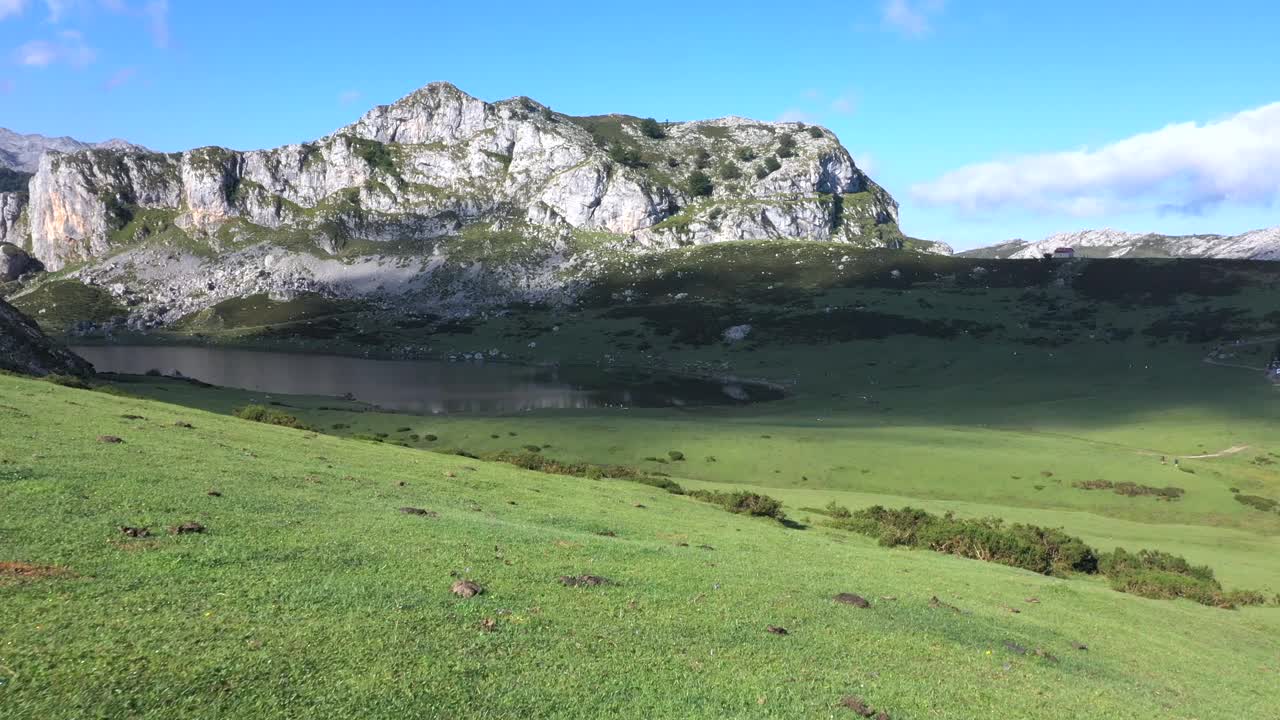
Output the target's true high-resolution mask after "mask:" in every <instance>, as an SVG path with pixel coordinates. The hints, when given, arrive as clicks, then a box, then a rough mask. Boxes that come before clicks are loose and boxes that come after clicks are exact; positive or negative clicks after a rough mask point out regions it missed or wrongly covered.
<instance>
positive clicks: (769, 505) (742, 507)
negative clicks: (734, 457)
mask: <svg viewBox="0 0 1280 720" xmlns="http://www.w3.org/2000/svg"><path fill="white" fill-rule="evenodd" d="M688 495H689V497H692V498H697V499H698V500H701V501H703V502H708V503H712V504H713V505H719V506H720V507H722V508H724V509H725V510H728V511H729V512H731V513H736V514H738V515H753V516H755V517H769V518H773V519H774V520H778V521H784V520H786V519H787V515H786V513H784V512H783V511H782V501H781V500H778V499H776V498H771V497H769V496H768V495H760V494H758V493H753V492H746V491H744V490H739V491H736V492H728V493H726V492H713V491H710V490H694V491H691V492H689V493H688Z"/></svg>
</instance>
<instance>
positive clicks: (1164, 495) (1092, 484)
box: [1071, 480, 1186, 501]
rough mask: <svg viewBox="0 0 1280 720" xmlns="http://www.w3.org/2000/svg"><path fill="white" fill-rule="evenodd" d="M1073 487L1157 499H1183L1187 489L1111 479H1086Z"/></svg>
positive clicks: (1073, 484) (1075, 483)
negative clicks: (1150, 496)
mask: <svg viewBox="0 0 1280 720" xmlns="http://www.w3.org/2000/svg"><path fill="white" fill-rule="evenodd" d="M1071 485H1072V487H1076V488H1079V489H1081V490H1111V491H1113V492H1115V493H1116V494H1117V495H1127V496H1129V497H1139V496H1142V495H1154V496H1155V497H1156V499H1157V500H1169V501H1172V500H1178V499H1181V498H1182V496H1183V495H1185V494H1186V491H1185V490H1183V489H1182V488H1180V487H1174V486H1172V485H1171V486H1169V487H1162V488H1158V487H1152V486H1150V485H1139V484H1137V483H1131V482H1117V483H1113V482H1111V481H1110V480H1084V481H1081V482H1074V483H1071Z"/></svg>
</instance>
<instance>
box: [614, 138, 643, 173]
mask: <svg viewBox="0 0 1280 720" xmlns="http://www.w3.org/2000/svg"><path fill="white" fill-rule="evenodd" d="M609 159H610V160H612V161H614V162H616V163H618V164H619V165H625V166H627V167H629V168H642V167H645V162H644V158H642V157H641V156H640V151H639V150H636V149H635V148H633V147H627V146H626V145H622V144H620V143H614V144H613V145H610V146H609Z"/></svg>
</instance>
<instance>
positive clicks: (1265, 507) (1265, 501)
mask: <svg viewBox="0 0 1280 720" xmlns="http://www.w3.org/2000/svg"><path fill="white" fill-rule="evenodd" d="M1232 497H1234V498H1235V499H1236V502H1238V503H1241V504H1243V505H1248V506H1249V507H1251V508H1253V509H1255V510H1261V511H1263V512H1271V511H1272V510H1275V509H1276V508H1277V507H1280V502H1276V501H1275V500H1272V499H1271V498H1264V497H1262V496H1260V495H1241V494H1239V493H1237V494H1235V495H1232Z"/></svg>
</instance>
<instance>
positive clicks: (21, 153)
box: [0, 127, 146, 175]
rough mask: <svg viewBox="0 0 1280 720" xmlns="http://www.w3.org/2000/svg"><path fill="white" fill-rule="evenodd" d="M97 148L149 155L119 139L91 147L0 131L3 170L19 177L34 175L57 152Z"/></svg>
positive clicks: (74, 141)
mask: <svg viewBox="0 0 1280 720" xmlns="http://www.w3.org/2000/svg"><path fill="white" fill-rule="evenodd" d="M95 148H99V149H104V150H127V151H146V148H144V147H141V146H139V145H134V144H132V143H129V142H125V141H124V140H120V139H119V138H115V139H112V140H108V141H106V142H100V143H88V142H82V141H80V140H76V139H75V138H70V137H45V136H44V135H35V134H31V135H23V134H20V133H16V132H14V131H12V130H9V129H7V128H2V127H0V168H4V169H7V170H13V171H16V172H19V173H26V174H28V175H29V174H32V173H34V172H35V171H36V168H37V167H38V166H39V164H40V156H42V155H44V154H45V153H46V152H48V151H50V150H53V151H56V152H63V153H69V152H79V151H81V150H92V149H95Z"/></svg>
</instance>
